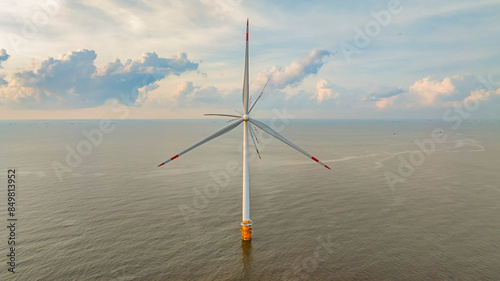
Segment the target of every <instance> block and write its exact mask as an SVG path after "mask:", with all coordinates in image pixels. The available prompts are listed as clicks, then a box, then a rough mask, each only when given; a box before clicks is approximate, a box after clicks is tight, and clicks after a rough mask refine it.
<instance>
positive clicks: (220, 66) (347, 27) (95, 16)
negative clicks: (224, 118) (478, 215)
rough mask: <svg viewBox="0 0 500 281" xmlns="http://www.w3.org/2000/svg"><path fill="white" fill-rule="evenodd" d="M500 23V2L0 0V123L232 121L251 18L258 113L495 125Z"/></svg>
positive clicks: (499, 100)
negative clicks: (465, 117)
mask: <svg viewBox="0 0 500 281" xmlns="http://www.w3.org/2000/svg"><path fill="white" fill-rule="evenodd" d="M499 15H500V2H499V1H497V0H478V1H455V0H453V1H451V0H450V1H410V0H400V1H397V0H383V1H378V0H377V1H373V0H370V1H368V0H361V1H241V0H214V1H211V0H199V1H155V0H144V1H132V0H127V1H118V0H115V1H113V0H90V1H66V0H40V1H38V0H37V1H13V0H11V1H5V0H3V1H1V4H0V119H55V118H56V119H74V118H76V119H79V118H92V119H94V118H95V119H99V118H104V117H106V118H202V117H203V115H202V114H203V113H211V112H216V113H234V110H241V108H242V105H241V92H242V84H243V67H244V48H245V45H244V44H245V24H246V20H247V18H249V19H250V80H251V81H250V91H251V94H252V96H253V99H255V98H256V97H257V96H258V94H259V93H260V91H261V89H262V87H263V86H264V84H265V83H266V81H267V79H270V81H269V84H268V86H267V88H266V90H265V92H264V95H263V96H262V98H261V99H260V100H259V103H258V104H257V105H256V107H255V111H254V112H255V115H256V116H258V117H261V118H265V117H272V116H273V115H274V114H276V110H278V111H280V112H283V111H285V112H287V113H290V114H293V115H294V116H295V118H433V119H436V118H437V119H442V118H449V117H450V111H449V109H452V110H453V112H454V113H453V114H469V115H470V116H471V118H478V119H479V118H486V119H496V118H500V88H499V87H500V51H499V46H500V36H499V35H500V17H499ZM117 108H122V109H123V108H126V109H127V110H126V111H123V110H122V111H120V110H117ZM120 112H121V113H120ZM123 112H126V114H124V113H123Z"/></svg>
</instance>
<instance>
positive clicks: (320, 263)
mask: <svg viewBox="0 0 500 281" xmlns="http://www.w3.org/2000/svg"><path fill="white" fill-rule="evenodd" d="M262 121H264V122H267V123H268V124H271V125H273V126H274V128H275V129H276V130H278V131H280V133H282V134H283V135H284V136H285V137H287V138H288V139H290V140H291V141H292V142H294V143H295V144H297V145H298V146H300V147H301V148H303V149H304V150H306V151H308V152H309V153H310V154H312V155H314V156H316V157H317V158H319V159H320V160H322V161H324V162H325V163H326V164H327V165H329V166H330V167H331V168H332V170H331V171H330V170H327V169H324V168H323V167H321V166H320V165H317V164H316V163H314V162H313V161H311V160H310V159H307V158H306V157H304V156H303V155H301V154H300V153H298V152H297V151H295V150H293V149H292V148H290V147H288V146H286V145H285V144H283V143H281V142H280V141H278V140H275V139H272V138H271V137H270V136H268V135H266V134H265V133H264V132H262V131H259V133H258V135H257V137H258V138H259V142H260V145H259V150H260V152H261V155H262V159H261V160H259V159H258V158H257V157H256V156H255V153H254V151H253V149H252V152H251V155H252V160H251V172H250V174H251V217H252V220H253V221H254V225H253V231H252V241H251V242H250V243H248V242H242V241H241V238H240V236H241V234H240V231H239V223H240V221H241V189H242V188H241V179H242V172H241V162H242V153H241V145H242V130H243V129H242V128H243V127H242V126H240V127H238V128H237V129H235V130H233V131H231V132H229V133H228V134H226V135H224V136H222V137H220V138H217V139H215V140H212V141H211V142H209V143H207V144H205V145H204V146H202V147H199V148H197V149H195V150H193V151H191V152H189V153H187V154H186V155H184V156H182V157H180V158H179V159H177V160H175V161H174V162H171V163H169V164H167V165H165V166H163V167H161V168H158V167H157V165H158V164H159V163H161V162H163V161H165V160H166V159H168V158H170V157H172V156H173V155H175V154H177V153H178V152H180V151H182V150H184V149H185V148H187V147H189V146H191V145H192V144H194V143H196V142H198V141H199V140H201V139H202V138H204V137H206V136H208V135H210V134H212V133H213V132H215V131H216V130H217V129H219V128H221V127H222V126H224V125H225V124H226V121H225V120H213V119H204V120H114V121H111V122H112V123H110V124H107V126H105V127H104V129H108V132H103V130H101V128H100V127H99V126H100V120H50V121H46V120H36V121H0V132H1V135H0V171H1V178H2V179H0V182H1V184H0V187H1V189H2V190H3V191H2V192H1V194H2V195H1V196H0V219H1V220H2V221H3V223H4V224H5V225H8V223H7V218H8V213H7V191H6V185H7V170H8V169H15V170H16V175H17V178H16V180H17V182H16V214H15V218H17V221H16V231H15V235H16V238H15V239H16V240H15V241H16V268H15V271H16V273H15V274H12V273H10V272H8V271H7V269H8V267H9V266H8V264H7V261H8V257H7V255H8V254H9V245H7V242H8V240H7V239H8V237H9V231H8V229H7V228H6V227H2V228H0V237H1V238H0V245H1V246H0V253H1V255H0V256H1V257H2V258H0V261H1V266H0V280H499V279H500V258H499V257H500V173H499V172H500V170H499V167H500V145H499V143H500V122H498V121H486V122H485V121H483V122H477V121H474V122H471V121H470V120H464V122H463V123H462V124H460V125H459V126H456V127H453V125H455V124H453V123H446V122H443V121H436V120H419V121H368V120H286V121H282V120H278V121H276V120H262ZM104 125H106V124H104ZM110 128H111V129H113V130H112V131H110V130H111V129H110ZM97 130H99V132H100V133H99V132H98V131H97ZM87 135H90V138H89V137H88V136H87ZM433 135H434V139H433ZM416 143H424V145H425V146H419V145H417V144H416ZM250 145H252V144H250ZM75 155H76V156H75Z"/></svg>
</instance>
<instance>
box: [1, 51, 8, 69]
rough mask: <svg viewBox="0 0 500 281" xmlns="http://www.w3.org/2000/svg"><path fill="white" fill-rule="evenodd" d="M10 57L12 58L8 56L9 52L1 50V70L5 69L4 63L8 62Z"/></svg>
mask: <svg viewBox="0 0 500 281" xmlns="http://www.w3.org/2000/svg"><path fill="white" fill-rule="evenodd" d="M9 57H10V56H9V55H8V54H7V51H5V49H0V68H3V67H2V62H4V61H7V60H8V59H9Z"/></svg>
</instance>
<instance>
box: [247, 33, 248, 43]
mask: <svg viewBox="0 0 500 281" xmlns="http://www.w3.org/2000/svg"><path fill="white" fill-rule="evenodd" d="M247 41H248V33H247Z"/></svg>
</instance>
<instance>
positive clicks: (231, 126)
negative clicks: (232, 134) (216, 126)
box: [158, 119, 243, 167]
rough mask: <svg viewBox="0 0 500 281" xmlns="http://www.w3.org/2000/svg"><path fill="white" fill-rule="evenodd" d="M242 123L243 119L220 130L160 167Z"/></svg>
mask: <svg viewBox="0 0 500 281" xmlns="http://www.w3.org/2000/svg"><path fill="white" fill-rule="evenodd" d="M241 122H243V119H240V120H239V121H237V122H235V123H231V124H229V125H227V126H226V127H224V128H222V129H220V130H218V131H217V132H215V133H213V134H212V135H210V136H209V137H207V138H205V139H203V140H202V141H200V142H198V143H197V144H195V145H193V146H191V147H190V148H188V149H186V150H184V151H182V152H181V153H179V154H177V155H175V156H174V157H172V158H170V159H168V160H167V161H165V162H163V163H161V164H160V165H158V167H160V166H163V165H165V164H167V163H168V162H170V161H172V160H175V159H177V158H178V157H179V156H181V155H182V154H184V153H186V152H189V151H191V150H192V149H194V148H196V147H198V146H200V145H202V144H204V143H206V142H208V141H211V140H213V139H215V138H216V137H219V136H221V135H223V134H225V133H227V132H229V131H231V130H232V129H234V128H236V127H238V125H240V124H241Z"/></svg>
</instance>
